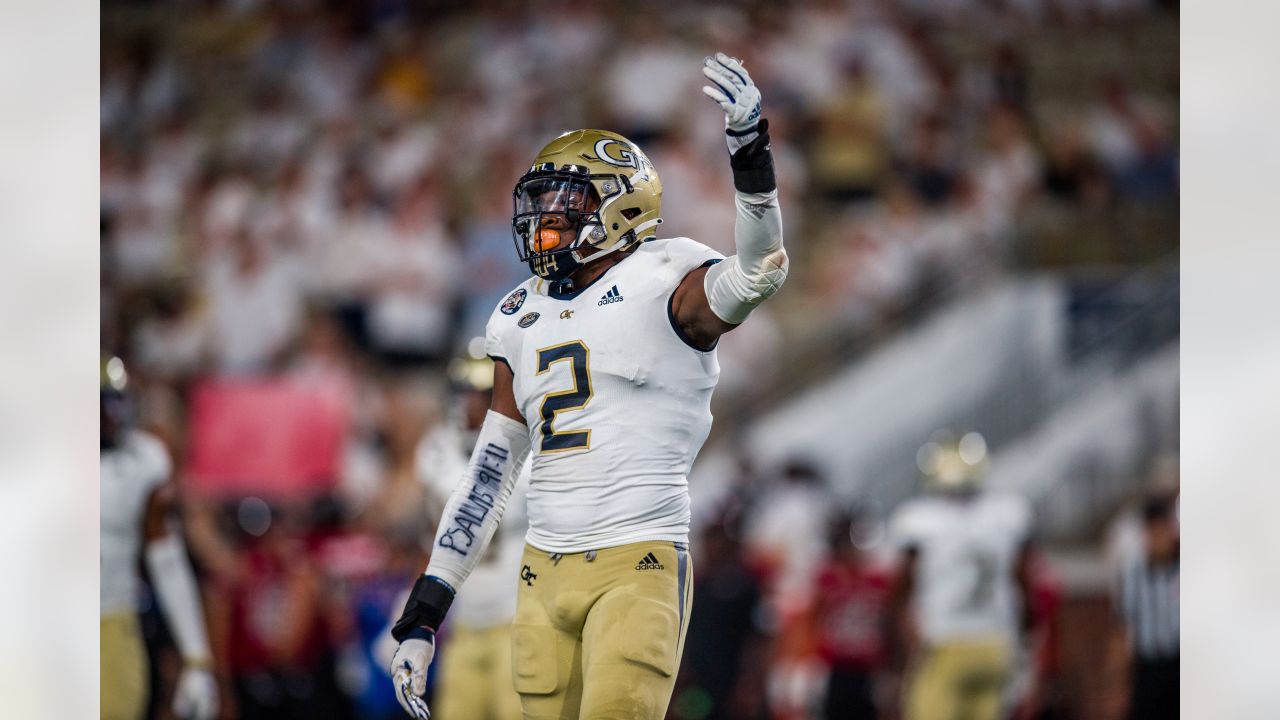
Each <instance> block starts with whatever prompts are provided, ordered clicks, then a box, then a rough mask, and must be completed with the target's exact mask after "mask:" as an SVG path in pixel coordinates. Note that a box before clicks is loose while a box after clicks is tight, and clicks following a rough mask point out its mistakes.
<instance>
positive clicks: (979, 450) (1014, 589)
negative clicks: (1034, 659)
mask: <svg viewBox="0 0 1280 720" xmlns="http://www.w3.org/2000/svg"><path fill="white" fill-rule="evenodd" d="M918 460H919V464H920V467H921V470H922V471H923V472H924V473H925V476H926V479H927V482H928V484H929V489H930V492H928V493H926V494H925V495H924V496H921V497H918V498H914V499H912V500H909V501H907V502H906V503H904V504H903V506H902V507H901V508H899V509H898V511H897V512H896V513H895V514H894V516H893V517H892V518H891V520H890V534H891V538H892V540H893V542H894V544H895V546H896V547H897V548H898V552H899V556H900V561H901V564H900V567H899V571H898V576H897V581H896V582H895V584H894V586H893V588H892V589H891V590H890V600H889V604H890V616H891V618H893V620H892V621H891V623H890V626H891V627H892V628H895V629H902V628H904V627H905V626H906V623H905V622H903V620H904V617H903V615H904V612H905V610H906V608H907V606H908V605H911V606H913V607H914V610H915V612H914V621H915V622H914V625H915V627H916V632H917V633H918V635H919V642H918V643H916V642H913V641H903V640H902V639H899V644H898V647H899V648H903V647H905V646H908V645H916V647H915V648H914V652H913V653H912V655H913V657H912V661H911V667H912V673H911V677H910V678H908V680H907V689H906V697H905V702H906V712H905V713H904V717H907V718H911V720H934V719H938V720H946V719H948V718H956V717H964V718H973V719H974V720H996V718H999V717H1001V716H1002V714H1003V712H1004V704H1005V697H1004V693H1005V689H1006V686H1007V684H1008V682H1009V680H1010V678H1011V676H1012V669H1013V658H1014V655H1015V652H1016V650H1017V643H1018V641H1019V636H1020V632H1021V631H1022V630H1025V629H1026V628H1027V627H1028V626H1029V621H1030V611H1031V565H1030V554H1029V552H1028V538H1029V533H1030V523H1031V510H1030V507H1029V506H1028V505H1027V503H1026V501H1025V500H1023V499H1022V498H1020V497H1016V496H1013V495H1004V494H999V493H995V492H991V491H987V490H984V489H983V488H982V487H981V480H982V477H983V475H984V473H985V469H986V467H987V455H986V443H985V441H984V440H983V439H982V436H981V435H979V434H977V433H968V434H966V435H965V436H964V437H962V438H960V439H959V441H956V440H955V439H954V437H953V436H951V435H949V434H941V435H939V436H937V437H935V438H934V439H933V440H931V441H930V442H929V443H928V444H926V445H925V446H924V447H923V448H921V450H920V453H919V455H918ZM904 634H905V633H904Z"/></svg>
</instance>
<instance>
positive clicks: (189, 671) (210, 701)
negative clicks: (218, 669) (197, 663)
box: [173, 666, 218, 720]
mask: <svg viewBox="0 0 1280 720" xmlns="http://www.w3.org/2000/svg"><path fill="white" fill-rule="evenodd" d="M173 714H174V715H176V716H178V717H180V718H182V719H183V720H213V718H214V717H215V716H217V714H218V681H217V680H215V679H214V677H213V673H210V672H209V671H208V670H205V669H204V668H200V667H191V666H188V667H186V668H183V670H182V674H181V675H179V676H178V686H177V688H176V689H175V690H174V692H173Z"/></svg>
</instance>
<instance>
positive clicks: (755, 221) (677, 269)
mask: <svg viewBox="0 0 1280 720" xmlns="http://www.w3.org/2000/svg"><path fill="white" fill-rule="evenodd" d="M703 74H704V75H706V77H707V78H708V80H709V81H710V84H709V85H707V86H705V87H704V88H703V92H704V93H706V94H707V95H708V96H709V97H711V98H712V100H714V101H715V102H717V103H718V104H719V105H720V106H721V107H722V108H723V109H724V111H725V118H726V123H725V124H726V136H727V142H728V146H729V153H730V167H731V169H732V171H733V180H734V185H735V187H736V189H737V193H736V201H735V205H736V208H737V219H736V221H735V226H734V239H735V244H736V250H737V252H736V254H734V255H732V256H730V257H728V258H723V257H721V256H720V255H719V254H718V253H716V252H715V251H713V250H711V249H709V248H707V247H706V246H705V245H702V244H700V243H697V242H695V241H693V240H690V239H687V238H674V239H663V240H660V239H657V230H658V224H659V223H660V222H661V219H660V211H661V208H660V203H661V199H662V183H661V181H660V180H659V179H658V174H657V172H656V170H655V169H654V167H653V165H652V163H650V161H649V159H648V158H647V157H646V156H645V154H644V153H643V152H642V151H641V150H640V148H638V147H636V146H635V145H634V144H633V143H632V142H630V141H629V140H627V139H626V138H624V137H622V136H620V135H617V134H615V133H612V132H607V131H603V130H575V131H572V132H567V133H565V134H563V135H561V136H560V137H557V138H556V139H554V140H552V141H551V142H550V143H548V144H547V145H546V146H545V147H544V148H543V149H542V150H541V151H540V152H539V153H538V155H537V157H535V158H534V161H533V165H532V167H530V168H529V170H528V172H526V173H525V174H524V175H523V176H522V177H521V178H520V180H519V181H518V182H517V183H516V186H515V191H514V196H515V213H514V217H513V219H512V227H513V235H514V238H515V243H516V251H517V253H518V254H519V257H520V259H521V261H523V262H525V263H527V264H528V265H529V268H530V270H532V272H533V277H531V278H529V279H528V280H526V281H525V282H524V283H521V284H520V286H518V287H517V288H516V289H515V290H513V291H512V292H511V294H509V295H508V296H507V297H506V299H505V300H503V301H502V303H501V304H500V305H499V306H498V307H497V308H496V309H495V310H494V312H493V315H492V317H491V318H490V320H489V324H488V328H487V337H486V352H487V354H488V355H490V356H491V357H492V358H493V359H494V361H495V365H494V375H493V401H492V404H491V406H490V409H489V412H488V414H487V415H486V417H485V421H484V424H483V426H482V427H481V429H480V434H479V437H478V439H477V442H476V447H475V451H474V453H473V454H472V456H471V461H470V464H469V466H468V469H467V471H466V473H464V474H463V476H462V479H461V481H459V482H458V484H457V485H456V486H455V488H454V491H453V494H452V496H451V497H450V499H449V502H448V504H447V505H446V507H445V510H444V515H443V517H442V518H441V520H440V524H439V530H438V532H437V534H436V538H435V545H434V548H433V551H432V555H431V560H430V563H429V564H428V567H427V570H426V573H425V574H424V575H423V576H422V577H420V578H419V579H418V581H417V583H416V584H415V585H414V588H413V590H412V593H411V595H410V598H409V601H408V602H407V603H406V605H405V608H404V612H403V614H402V615H401V617H400V619H399V620H398V621H397V622H396V624H395V626H394V629H393V634H394V636H395V638H396V639H397V640H398V641H399V642H400V645H399V648H398V649H397V652H396V655H395V659H394V660H393V666H392V673H393V681H394V682H395V684H396V688H397V692H398V697H399V698H400V702H401V704H402V705H403V706H404V708H405V710H406V711H407V712H408V713H409V714H410V715H412V716H414V717H417V718H424V719H425V718H427V717H429V716H430V712H429V710H428V708H427V706H426V704H425V703H424V702H423V700H422V697H421V696H422V694H423V692H424V690H425V688H426V672H427V666H428V664H429V663H430V662H431V658H432V656H433V654H434V652H435V647H434V642H435V639H434V638H435V631H436V629H437V628H438V627H440V622H441V620H443V618H444V616H445V613H446V612H447V611H448V609H449V606H450V604H451V603H452V601H453V597H454V594H455V592H456V591H457V588H459V587H460V586H461V585H462V583H463V581H464V580H466V578H467V576H468V575H469V574H470V573H471V571H472V569H473V568H474V567H475V565H476V563H477V562H478V561H479V558H480V557H481V555H482V553H483V552H484V548H485V546H486V545H487V544H488V542H489V539H490V537H492V535H493V533H494V529H495V528H496V526H497V524H498V521H499V519H500V517H501V516H502V513H503V509H504V507H505V505H506V503H507V498H508V496H509V495H510V492H511V487H512V484H513V482H514V479H515V475H516V472H517V471H518V470H519V469H520V467H521V465H522V463H523V462H524V460H525V457H526V456H529V457H530V462H531V475H530V484H529V491H528V513H529V532H528V534H527V535H526V545H525V549H524V554H523V558H522V562H521V567H520V573H519V575H518V576H516V577H512V578H511V579H510V581H511V582H513V583H515V584H516V587H517V588H518V597H517V605H516V616H515V621H514V623H513V624H512V630H511V632H512V642H511V645H512V648H511V650H512V663H513V670H512V674H513V679H514V683H515V689H516V692H518V693H519V695H520V699H521V704H522V706H523V710H524V716H525V717H526V718H540V719H541V718H579V717H583V718H593V719H598V718H633V719H634V718H651V719H653V720H658V719H659V718H662V717H663V716H664V715H665V713H666V709H667V704H668V702H669V700H670V697H671V691H672V687H673V685H674V683H675V677H676V670H677V669H678V667H679V665H680V656H681V652H682V649H683V644H684V635H685V629H686V627H687V626H688V622H689V609H690V601H691V590H692V583H691V582H690V579H691V577H692V568H691V565H690V561H689V555H688V549H687V547H688V546H687V543H688V536H689V493H688V483H687V480H686V475H687V473H688V471H689V468H690V466H691V464H692V463H693V459H694V457H695V456H696V455H697V453H698V450H699V448H700V447H701V445H702V443H703V441H704V440H705V439H706V437H707V433H708V431H709V430H710V427H711V412H710V404H711V392H712V390H713V389H714V387H715V384H716V379H717V376H718V374H719V370H718V366H717V363H716V355H715V346H716V341H717V340H718V338H719V337H720V336H721V335H722V334H724V333H726V332H728V331H730V330H732V329H733V328H734V327H736V326H737V325H738V324H740V323H741V322H743V321H744V320H745V319H746V318H747V315H748V314H749V313H750V312H751V311H752V309H754V308H755V307H756V306H757V305H758V304H760V303H761V302H762V301H764V300H766V299H767V298H769V297H770V296H772V295H773V294H774V293H775V292H777V290H778V288H779V287H781V285H782V283H783V280H784V279H785V278H786V274H787V255H786V252H785V251H784V250H783V247H782V221H781V215H780V213H779V210H778V200H777V187H776V183H775V180H774V172H773V160H772V156H771V153H770V146H769V128H768V124H767V122H766V121H765V120H763V119H762V118H761V117H760V92H759V91H758V90H757V89H756V86H755V84H754V83H753V82H752V80H751V77H750V76H749V75H748V74H747V71H746V69H745V68H743V66H742V64H741V62H739V61H738V60H736V59H734V58H731V57H729V56H727V55H724V54H722V53H721V54H717V55H716V56H715V57H714V58H707V59H706V60H705V62H704V66H703Z"/></svg>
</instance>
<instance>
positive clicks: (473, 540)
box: [426, 410, 529, 588]
mask: <svg viewBox="0 0 1280 720" xmlns="http://www.w3.org/2000/svg"><path fill="white" fill-rule="evenodd" d="M528 454H529V429H528V428H527V427H525V425H524V424H522V423H520V422H517V421H515V420H512V419H511V418H509V417H507V416H505V415H502V414H500V413H496V412H494V411H492V410H490V411H489V414H488V415H486V416H485V418H484V424H483V425H482V426H481V427H480V434H479V436H478V437H477V438H476V447H475V450H473V451H472V453H471V462H469V463H468V464H467V470H466V473H465V474H464V475H463V477H462V479H461V480H460V481H459V482H458V484H457V486H455V487H454V489H453V494H451V495H450V496H449V502H448V503H446V504H445V508H444V514H443V515H442V516H441V517H440V526H439V528H438V529H437V530H436V539H435V545H434V548H433V550H432V553H431V562H430V564H429V565H428V566H427V572H426V574H427V575H434V576H436V577H438V578H440V579H441V580H444V581H445V582H446V583H448V584H450V585H452V586H453V587H454V588H461V587H462V583H463V581H465V580H466V579H467V576H468V575H470V574H471V571H472V570H473V569H475V566H476V564H477V563H479V562H480V558H481V556H482V555H484V551H485V548H486V547H487V546H488V545H489V541H490V540H491V539H492V538H493V534H494V532H495V531H497V529H498V522H499V521H500V520H501V519H502V513H503V512H504V511H505V510H506V507H507V499H508V498H510V497H511V490H512V488H514V487H515V482H516V477H517V475H518V473H519V471H520V468H521V466H522V465H524V461H525V457H526V456H527V455H528Z"/></svg>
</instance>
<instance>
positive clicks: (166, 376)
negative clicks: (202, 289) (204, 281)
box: [133, 278, 208, 382]
mask: <svg viewBox="0 0 1280 720" xmlns="http://www.w3.org/2000/svg"><path fill="white" fill-rule="evenodd" d="M153 302H154V304H153V307H152V313H151V314H149V315H148V316H147V317H146V318H145V319H144V320H142V321H141V322H140V323H139V324H138V326H137V329H136V330H135V331H134V337H133V356H134V358H135V359H136V366H137V367H138V369H139V370H141V371H142V372H143V373H144V374H145V375H147V376H149V377H151V378H154V379H158V380H167V381H170V382H173V381H181V380H186V379H189V378H191V377H192V376H193V375H194V374H195V373H196V371H198V370H199V369H201V367H202V364H203V362H204V360H205V358H206V354H207V352H208V346H207V339H206V334H205V333H206V328H205V325H204V323H203V322H202V319H201V318H200V317H199V315H198V313H197V312H196V309H195V307H194V302H193V298H192V297H191V288H190V287H189V286H188V285H187V284H186V279H185V278H172V279H170V280H168V281H166V282H165V283H164V284H163V285H162V286H160V288H158V289H157V291H156V293H155V295H154V301H153Z"/></svg>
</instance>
